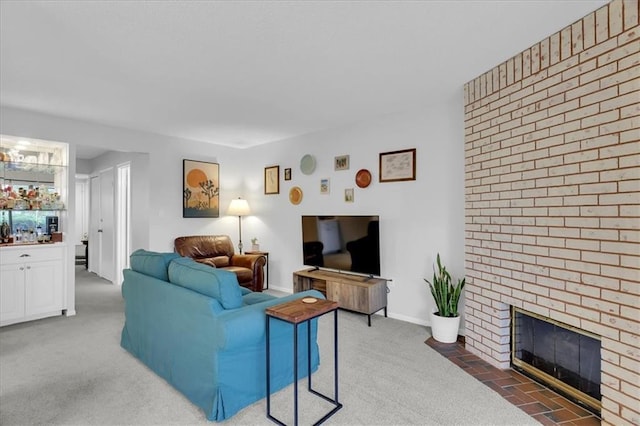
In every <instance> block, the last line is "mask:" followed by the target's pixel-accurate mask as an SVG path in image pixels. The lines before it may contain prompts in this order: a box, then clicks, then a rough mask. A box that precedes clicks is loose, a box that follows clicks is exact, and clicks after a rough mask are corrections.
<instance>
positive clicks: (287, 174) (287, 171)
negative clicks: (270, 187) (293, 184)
mask: <svg viewBox="0 0 640 426" xmlns="http://www.w3.org/2000/svg"><path fill="white" fill-rule="evenodd" d="M284 180H291V169H290V168H286V169H284Z"/></svg>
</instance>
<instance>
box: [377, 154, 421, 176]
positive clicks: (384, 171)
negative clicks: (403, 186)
mask: <svg viewBox="0 0 640 426" xmlns="http://www.w3.org/2000/svg"><path fill="white" fill-rule="evenodd" d="M378 176H379V179H380V182H398V181H403V180H416V149H415V148H412V149H405V150H402V151H391V152H381V153H380V173H379V175H378Z"/></svg>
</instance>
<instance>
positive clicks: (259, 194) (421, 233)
mask: <svg viewBox="0 0 640 426" xmlns="http://www.w3.org/2000/svg"><path fill="white" fill-rule="evenodd" d="M462 120H463V112H462V95H461V94H460V95H458V94H456V95H455V96H452V97H451V98H450V99H444V100H442V102H439V103H438V105H434V106H433V107H431V108H425V109H423V110H420V111H414V112H412V113H410V114H402V115H394V116H387V117H382V118H380V119H378V120H376V121H374V122H367V123H362V124H359V125H354V126H349V127H345V128H341V129H334V130H331V131H323V132H318V133H314V134H310V135H306V136H302V137H298V138H294V139H290V140H285V141H281V142H276V143H271V144H268V145H264V146H260V147H255V148H252V149H251V150H250V152H251V155H250V156H245V158H246V157H250V158H249V159H246V160H245V161H243V162H242V168H243V170H244V171H245V183H246V193H245V194H244V195H245V196H246V198H247V200H248V201H249V204H250V205H251V208H252V211H253V213H254V215H253V216H250V217H247V218H245V219H244V220H243V225H244V226H243V240H246V241H248V240H250V239H251V238H252V237H254V236H255V237H258V239H259V240H260V248H261V249H263V250H267V251H269V252H270V257H269V261H270V267H271V270H270V279H271V284H270V286H273V287H284V288H285V289H287V290H289V291H290V290H291V286H292V284H291V283H292V277H291V273H292V271H294V270H296V269H300V268H302V243H301V241H302V238H301V223H300V216H301V215H303V214H327V215H332V214H377V215H379V216H380V234H381V275H382V276H384V277H385V278H390V279H392V280H393V282H392V283H391V284H390V286H389V287H390V289H391V293H390V294H389V307H388V310H389V315H390V316H393V317H396V318H400V319H404V320H408V321H411V322H417V323H425V324H426V322H427V321H428V313H429V310H430V308H431V306H432V299H431V296H430V294H429V292H428V287H427V285H426V283H425V282H424V281H423V278H424V277H431V274H432V264H433V261H434V259H435V256H436V253H437V252H440V253H441V256H442V257H443V259H444V261H446V264H447V266H448V267H449V269H450V271H451V272H452V273H453V274H454V277H461V276H462V274H463V271H464V165H463V158H464V151H463V145H464V141H463V130H462V126H460V123H461V121H462ZM414 147H415V148H416V149H417V161H416V163H417V172H416V180H415V181H407V182H394V183H379V182H378V154H379V153H380V152H386V151H394V150H400V149H407V148H414ZM304 154H312V155H314V156H315V157H316V160H317V166H316V170H315V172H314V173H313V174H312V175H310V176H307V175H304V174H302V173H301V172H300V169H299V162H300V158H301V157H302V156H303V155H304ZM343 154H348V155H349V156H350V168H349V170H348V171H334V167H333V160H334V157H335V156H337V155H343ZM271 165H279V166H280V172H281V175H282V174H283V173H284V169H285V168H289V167H290V168H291V169H292V180H290V181H284V180H283V178H282V177H281V183H280V194H278V195H264V188H263V176H264V175H263V171H264V167H265V166H271ZM361 168H366V169H369V170H370V171H371V173H372V175H373V178H374V181H373V183H372V184H371V185H370V186H369V187H368V188H365V189H361V188H358V187H357V186H356V185H355V181H354V177H355V174H356V172H357V171H358V170H359V169H361ZM321 178H329V179H330V186H331V190H330V194H329V195H324V194H320V190H319V187H320V179H321ZM293 186H299V187H301V188H302V190H303V191H304V198H303V201H302V203H300V204H299V205H297V206H296V205H292V204H291V203H290V202H289V199H288V193H289V189H290V188H291V187H293ZM345 188H354V190H355V202H353V203H345V202H344V189H345ZM232 236H234V237H237V232H236V233H235V234H232Z"/></svg>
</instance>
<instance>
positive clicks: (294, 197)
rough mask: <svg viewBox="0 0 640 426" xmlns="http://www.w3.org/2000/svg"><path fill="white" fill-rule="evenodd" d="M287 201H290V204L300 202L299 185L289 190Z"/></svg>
mask: <svg viewBox="0 0 640 426" xmlns="http://www.w3.org/2000/svg"><path fill="white" fill-rule="evenodd" d="M289 201H291V204H296V205H297V204H300V202H301V201H302V189H300V187H299V186H294V187H293V188H291V189H290V190H289Z"/></svg>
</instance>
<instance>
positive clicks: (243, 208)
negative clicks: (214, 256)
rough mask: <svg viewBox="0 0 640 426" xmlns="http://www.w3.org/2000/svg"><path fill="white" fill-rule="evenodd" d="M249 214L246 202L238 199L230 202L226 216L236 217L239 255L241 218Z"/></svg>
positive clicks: (240, 249) (240, 248) (240, 247)
mask: <svg viewBox="0 0 640 426" xmlns="http://www.w3.org/2000/svg"><path fill="white" fill-rule="evenodd" d="M250 213H251V210H249V203H247V200H243V199H242V198H240V197H238V198H237V199H235V200H231V204H229V210H228V211H227V214H228V215H229V216H238V233H239V238H238V250H239V251H240V254H242V216H247V215H249V214H250Z"/></svg>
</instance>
